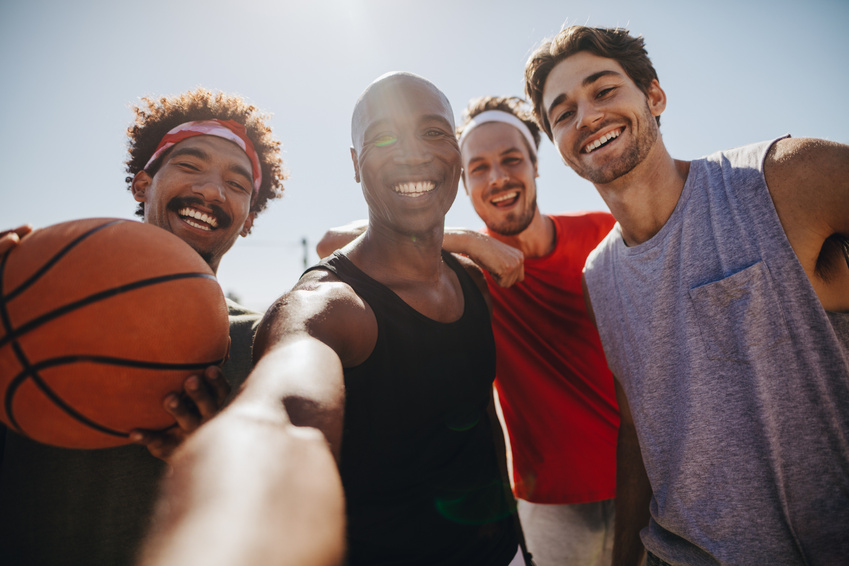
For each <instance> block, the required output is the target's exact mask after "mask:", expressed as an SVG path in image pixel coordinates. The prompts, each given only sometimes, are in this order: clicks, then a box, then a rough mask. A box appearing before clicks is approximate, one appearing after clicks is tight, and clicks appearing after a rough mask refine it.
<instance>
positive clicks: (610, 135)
mask: <svg viewBox="0 0 849 566" xmlns="http://www.w3.org/2000/svg"><path fill="white" fill-rule="evenodd" d="M621 133H622V132H621V130H614V131H612V132H608V133H606V134H604V135H603V136H601V137H600V138H598V139H597V140H595V141H594V142H592V143H589V144H587V145H586V146H584V153H589V152H591V151H592V150H594V149H595V148H597V147H599V146H600V145H601V144H603V143H605V142H607V141H610V140H612V139H613V138H618V137H619V134H621Z"/></svg>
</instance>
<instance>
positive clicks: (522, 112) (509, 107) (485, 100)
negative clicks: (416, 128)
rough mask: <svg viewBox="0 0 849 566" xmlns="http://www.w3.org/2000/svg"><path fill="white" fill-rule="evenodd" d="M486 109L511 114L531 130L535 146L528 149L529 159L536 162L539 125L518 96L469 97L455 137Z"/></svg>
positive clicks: (539, 138) (539, 139) (526, 104)
mask: <svg viewBox="0 0 849 566" xmlns="http://www.w3.org/2000/svg"><path fill="white" fill-rule="evenodd" d="M488 110H500V111H502V112H507V113H508V114H512V115H513V116H515V117H516V118H518V119H519V120H521V121H522V123H523V124H525V125H526V126H527V127H528V130H530V131H531V137H533V139H534V143H535V144H536V147H529V148H528V149H529V150H531V151H529V153H530V154H531V161H532V162H534V163H536V161H537V156H536V153H537V152H536V150H538V149H539V142H540V141H541V139H542V138H541V136H540V133H539V125H538V124H537V123H536V122H535V121H534V116H533V114H532V113H531V109H530V108H529V107H528V103H527V102H526V101H525V100H523V99H521V98H519V97H518V96H481V97H480V98H473V99H471V100H470V101H469V104H468V105H467V106H466V108H465V110H463V123H462V124H460V125H459V126H458V127H457V137H460V135H462V133H463V130H465V129H466V126H468V125H469V122H471V120H472V118H474V117H475V116H477V115H478V114H480V113H482V112H486V111H488Z"/></svg>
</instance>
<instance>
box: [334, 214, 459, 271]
mask: <svg viewBox="0 0 849 566" xmlns="http://www.w3.org/2000/svg"><path fill="white" fill-rule="evenodd" d="M443 232H444V226H443V225H442V224H439V225H437V226H434V227H432V228H430V229H428V230H424V231H417V232H400V231H398V230H395V229H392V228H390V227H387V226H383V225H381V224H379V223H377V224H372V223H371V221H370V223H369V227H368V229H367V230H366V233H365V235H364V236H363V238H362V240H361V241H360V243H359V244H358V245H357V246H356V247H355V248H354V249H352V250H351V253H350V254H349V257H350V259H351V261H353V262H354V263H355V264H356V265H357V267H359V268H360V269H362V270H363V271H364V272H366V273H368V274H369V275H370V276H371V277H373V278H374V279H376V280H378V281H381V282H384V283H385V282H388V281H393V280H410V281H434V280H437V279H438V278H439V276H440V274H441V273H442V269H443V268H444V265H443V263H442V237H443Z"/></svg>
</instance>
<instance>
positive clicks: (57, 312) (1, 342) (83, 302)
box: [0, 273, 218, 347]
mask: <svg viewBox="0 0 849 566" xmlns="http://www.w3.org/2000/svg"><path fill="white" fill-rule="evenodd" d="M193 278H198V279H211V280H212V281H215V282H216V283H217V282H218V280H217V279H216V278H215V276H214V275H210V274H208V273H172V274H170V275H162V276H159V277H151V278H150V279H142V280H140V281H134V282H133V283H128V284H126V285H121V286H119V287H113V288H112V289H106V290H104V291H100V292H98V293H95V294H94V295H89V296H88V297H84V298H82V299H80V300H78V301H75V302H73V303H69V304H67V305H64V306H61V307H58V308H56V309H53V310H52V311H50V312H48V313H46V314H43V315H41V316H40V317H38V318H34V319H32V320H30V321H29V322H27V323H25V324H22V325H21V326H19V327H17V328H15V329H12V328H11V323H10V322H9V323H8V324H7V321H6V317H5V316H4V317H3V318H4V320H3V322H4V326H6V332H7V333H8V334H7V335H6V336H4V337H3V338H0V347H2V346H5V345H6V344H8V343H9V342H11V341H13V340H15V339H17V338H19V337H21V336H23V335H24V334H26V333H27V332H31V331H32V330H35V329H36V328H38V327H39V326H41V325H43V324H46V323H47V322H50V321H51V320H53V319H55V318H59V317H60V316H64V315H66V314H68V313H69V312H71V311H74V310H77V309H80V308H82V307H85V306H88V305H90V304H92V303H96V302H98V301H101V300H103V299H107V298H109V297H113V296H115V295H120V294H121V293H125V292H127V291H134V290H135V289H140V288H142V287H147V286H150V285H157V284H159V283H167V282H170V281H177V280H180V279H193ZM0 303H2V306H3V307H5V303H3V302H2V301H0ZM2 310H3V314H4V315H5V314H6V312H5V311H6V309H5V308H2Z"/></svg>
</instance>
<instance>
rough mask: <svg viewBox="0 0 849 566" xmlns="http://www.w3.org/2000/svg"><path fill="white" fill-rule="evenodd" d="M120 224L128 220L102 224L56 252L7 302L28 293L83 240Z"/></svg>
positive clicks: (15, 290)
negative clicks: (27, 291)
mask: <svg viewBox="0 0 849 566" xmlns="http://www.w3.org/2000/svg"><path fill="white" fill-rule="evenodd" d="M120 222H127V221H126V220H120V219H119V220H113V221H111V222H107V223H105V224H101V225H100V226H96V227H94V228H92V229H90V230H89V231H88V232H85V233H83V234H80V235H79V236H77V237H76V238H75V239H74V240H72V241H71V242H69V243H68V244H67V245H66V246H65V247H64V248H62V249H61V250H59V251H58V252H56V254H55V255H54V256H53V257H51V258H50V259H49V260H47V261H46V262H45V263H44V265H42V266H41V267H40V268H38V271H36V272H35V273H33V274H32V275H31V276H30V278H29V279H27V280H26V281H24V282H23V283H21V284H20V285H18V288H17V289H13V290H12V291H10V292H9V294H8V295H6V296H5V299H6V300H7V301H11V300H12V299H14V298H15V297H17V296H18V295H20V294H21V293H23V292H24V291H26V290H27V289H28V288H29V287H30V286H31V285H32V284H33V283H35V282H36V281H37V280H38V279H39V278H40V277H41V276H42V275H44V274H45V273H46V272H47V271H48V270H49V269H50V268H51V267H53V266H54V265H55V264H56V263H58V261H59V260H60V259H62V258H63V257H64V256H65V255H66V254H67V253H68V252H69V251H71V250H72V249H73V248H74V247H76V246H77V245H78V244H79V243H80V242H82V241H83V240H85V239H86V238H88V237H89V236H91V235H92V234H94V233H96V232H99V231H100V230H103V229H104V228H107V227H109V226H112V225H114V224H118V223H120Z"/></svg>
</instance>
